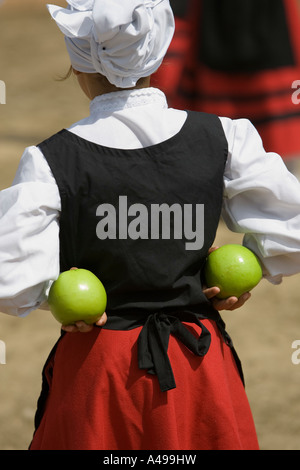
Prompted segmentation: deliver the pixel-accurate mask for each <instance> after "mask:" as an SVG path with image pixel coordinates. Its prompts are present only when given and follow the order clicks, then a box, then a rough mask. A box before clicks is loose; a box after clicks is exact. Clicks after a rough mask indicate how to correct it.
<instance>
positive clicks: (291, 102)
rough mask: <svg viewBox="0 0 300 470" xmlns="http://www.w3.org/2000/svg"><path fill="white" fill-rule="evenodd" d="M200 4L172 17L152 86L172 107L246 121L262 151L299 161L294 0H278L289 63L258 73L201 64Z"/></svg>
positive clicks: (298, 25)
mask: <svg viewBox="0 0 300 470" xmlns="http://www.w3.org/2000/svg"><path fill="white" fill-rule="evenodd" d="M202 3H203V2H202V1H199V0H190V2H189V4H190V10H189V13H188V16H187V18H176V31H175V35H174V39H173V41H172V43H171V45H170V48H169V50H168V53H167V55H166V57H165V60H164V63H163V64H162V66H161V67H160V69H159V70H158V72H157V73H156V74H155V75H154V77H153V85H154V86H158V87H160V88H161V89H162V90H163V91H164V92H165V94H166V96H167V98H168V102H169V105H170V106H172V107H174V108H179V109H190V110H196V111H203V112H207V113H212V114H216V115H218V116H226V117H229V118H232V119H239V118H247V119H250V121H251V122H252V123H253V124H254V125H255V127H256V129H257V130H258V132H259V134H260V136H261V137H262V140H263V143H264V147H265V149H266V151H268V152H276V153H279V154H280V155H281V156H282V157H283V158H284V159H285V160H287V159H291V158H294V157H299V155H300V140H299V129H300V99H299V95H300V90H299V89H300V85H299V83H300V82H299V80H300V12H299V7H298V4H297V2H296V1H295V0H283V6H284V12H285V21H286V24H287V28H288V36H289V41H290V48H291V51H292V54H293V63H292V64H290V65H285V66H284V65H278V66H276V67H275V66H273V67H268V68H264V67H263V65H262V67H261V70H256V71H252V72H251V71H242V70H235V71H231V72H230V71H224V70H221V69H218V67H217V66H216V67H215V68H212V66H208V65H207V64H206V63H204V61H202V60H201V55H200V53H199V50H200V48H201V42H199V28H201V26H200V25H201V24H202V23H201V14H202ZM204 20H205V18H204ZM282 21H283V19H282ZM223 26H224V25H223ZM227 30H228V26H227ZM271 34H273V35H274V34H275V36H276V31H274V30H271V31H270V37H272V36H271ZM212 39H213V38H212ZM237 41H238V39H237ZM262 46H263V44H262ZM228 54H229V52H228ZM229 57H230V54H229ZM245 60H246V59H245ZM266 60H267V57H266Z"/></svg>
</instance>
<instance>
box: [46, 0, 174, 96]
mask: <svg viewBox="0 0 300 470" xmlns="http://www.w3.org/2000/svg"><path fill="white" fill-rule="evenodd" d="M67 2H68V4H69V6H68V8H61V7H58V6H55V5H47V7H48V10H49V12H50V14H51V16H52V18H53V19H54V20H55V21H56V23H57V25H58V27H59V28H60V30H61V31H62V33H63V34H64V35H65V41H66V45H67V50H68V53H69V56H70V60H71V64H72V66H73V68H74V69H75V70H78V71H79V72H86V73H95V72H97V73H100V74H102V75H105V76H106V78H107V79H108V80H109V82H110V83H112V84H113V85H116V86H117V87H119V88H130V87H133V86H135V85H136V82H137V81H138V80H139V79H140V78H141V77H147V76H149V75H151V74H152V73H154V72H156V70H157V69H158V68H159V66H160V65H161V63H162V61H163V58H164V56H165V54H166V52H167V49H168V47H169V45H170V42H171V40H172V37H173V34H174V16H173V12H172V9H171V7H170V2H169V0H67Z"/></svg>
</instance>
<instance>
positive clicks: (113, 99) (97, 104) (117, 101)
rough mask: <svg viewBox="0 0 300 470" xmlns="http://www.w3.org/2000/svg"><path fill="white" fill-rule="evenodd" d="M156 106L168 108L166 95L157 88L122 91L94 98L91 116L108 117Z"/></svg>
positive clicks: (91, 104) (91, 105)
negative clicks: (142, 107) (118, 112)
mask: <svg viewBox="0 0 300 470" xmlns="http://www.w3.org/2000/svg"><path fill="white" fill-rule="evenodd" d="M151 104H156V105H158V106H159V107H161V108H167V107H168V104H167V100H166V96H165V94H164V93H163V92H162V91H161V90H159V89H157V88H152V87H149V88H140V89H135V90H122V91H115V92H112V93H106V94H104V95H99V96H96V98H94V99H93V100H92V101H91V103H90V113H91V115H95V114H96V115H97V116H99V115H104V114H105V115H107V114H111V113H113V112H116V111H121V110H125V109H129V108H135V107H137V106H146V105H151Z"/></svg>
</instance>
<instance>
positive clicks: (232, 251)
mask: <svg viewBox="0 0 300 470" xmlns="http://www.w3.org/2000/svg"><path fill="white" fill-rule="evenodd" d="M204 274H205V279H206V284H207V287H208V288H214V289H215V288H216V287H218V288H219V292H216V290H214V292H215V296H216V297H218V298H219V299H223V300H227V303H228V299H229V298H231V297H235V298H236V299H241V300H240V303H242V302H245V301H246V300H247V299H248V298H249V296H248V295H246V297H244V295H245V294H248V293H249V291H250V290H252V289H253V288H254V287H255V286H256V285H257V284H258V283H259V282H260V280H261V279H262V268H261V265H260V261H259V260H258V258H257V256H256V255H255V254H254V253H253V252H252V251H251V250H249V249H248V248H246V247H245V246H242V245H238V244H228V245H223V246H221V247H220V248H216V249H212V250H210V251H209V254H208V257H207V260H206V264H205V268H204ZM211 293H212V291H210V295H211ZM212 297H214V296H212ZM245 298H246V300H244V299H245ZM230 302H232V304H233V303H234V301H233V299H231V301H230ZM236 302H237V300H236Z"/></svg>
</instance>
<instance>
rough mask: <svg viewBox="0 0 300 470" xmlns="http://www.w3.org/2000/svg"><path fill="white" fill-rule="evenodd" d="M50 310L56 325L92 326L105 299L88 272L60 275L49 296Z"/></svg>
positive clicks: (97, 318)
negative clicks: (77, 324)
mask: <svg viewBox="0 0 300 470" xmlns="http://www.w3.org/2000/svg"><path fill="white" fill-rule="evenodd" d="M48 304H49V307H50V310H51V312H52V314H53V316H54V318H56V320H57V321H59V323H61V324H62V325H72V324H74V323H75V322H77V321H84V322H85V323H87V324H92V323H95V322H96V321H97V320H99V318H100V317H101V315H103V313H104V312H105V309H106V304H107V295H106V291H105V288H104V286H103V284H102V282H101V281H100V280H99V279H98V277H97V276H95V275H94V274H93V273H92V272H91V271H88V270H87V269H77V268H76V269H74V268H73V269H70V270H69V271H64V272H62V273H61V274H60V275H59V277H58V278H57V280H56V281H54V282H53V284H52V286H51V288H50V291H49V296H48Z"/></svg>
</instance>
